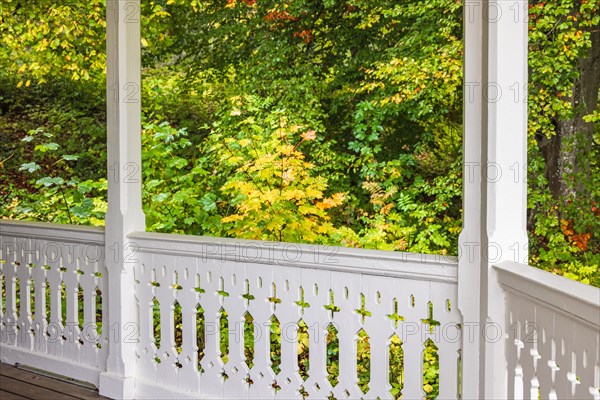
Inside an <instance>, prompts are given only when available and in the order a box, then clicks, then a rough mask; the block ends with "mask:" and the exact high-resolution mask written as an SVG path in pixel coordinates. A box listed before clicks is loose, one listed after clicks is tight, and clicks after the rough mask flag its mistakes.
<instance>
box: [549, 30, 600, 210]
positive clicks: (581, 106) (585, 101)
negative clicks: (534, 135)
mask: <svg viewBox="0 0 600 400" xmlns="http://www.w3.org/2000/svg"><path fill="white" fill-rule="evenodd" d="M590 33H591V39H592V47H591V48H590V49H589V51H588V53H587V55H586V57H583V58H581V59H580V60H579V66H578V68H579V79H577V80H576V81H575V82H574V84H573V95H572V97H571V99H570V101H571V103H572V106H573V110H574V113H573V119H569V120H561V121H555V126H556V135H554V136H552V137H551V138H549V139H545V138H544V140H542V141H541V142H540V149H541V151H542V154H543V155H544V158H545V161H546V170H545V175H546V178H547V179H548V182H549V186H550V191H551V193H552V195H553V197H554V198H555V199H557V200H560V199H562V200H564V199H568V198H570V199H573V200H575V199H577V200H584V204H585V200H589V199H588V198H589V196H590V187H589V183H590V182H591V169H590V157H589V153H590V150H591V147H592V144H593V135H594V124H593V123H591V122H585V121H584V120H583V116H584V115H587V114H591V113H592V112H593V111H594V109H595V108H596V107H597V105H598V89H599V88H600V28H599V27H597V26H595V27H592V28H591V29H590Z"/></svg>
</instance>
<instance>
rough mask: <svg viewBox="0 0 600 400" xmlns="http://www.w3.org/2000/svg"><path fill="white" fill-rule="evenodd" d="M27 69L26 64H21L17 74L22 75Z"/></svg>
mask: <svg viewBox="0 0 600 400" xmlns="http://www.w3.org/2000/svg"><path fill="white" fill-rule="evenodd" d="M26 68H27V64H23V65H21V68H19V69H18V71H17V72H18V73H19V74H22V73H23V72H25V69H26Z"/></svg>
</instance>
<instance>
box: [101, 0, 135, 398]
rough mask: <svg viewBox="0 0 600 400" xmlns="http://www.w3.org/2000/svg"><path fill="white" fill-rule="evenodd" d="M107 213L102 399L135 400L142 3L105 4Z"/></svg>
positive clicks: (120, 1)
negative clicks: (105, 356)
mask: <svg viewBox="0 0 600 400" xmlns="http://www.w3.org/2000/svg"><path fill="white" fill-rule="evenodd" d="M106 21H107V22H106V85H107V99H106V102H107V125H108V133H107V136H108V139H107V140H108V212H107V214H106V227H105V244H106V264H107V269H108V280H109V283H108V293H103V295H104V298H105V300H108V316H109V326H107V327H103V330H107V333H108V343H107V345H108V361H107V371H106V373H103V374H102V375H101V376H100V388H99V389H100V394H101V395H104V396H107V397H110V398H119V399H122V398H124V399H132V398H133V397H134V381H135V364H136V361H135V360H136V358H135V353H134V351H135V340H136V334H137V330H138V328H137V326H138V324H137V322H138V321H137V314H136V309H135V298H134V294H133V287H134V281H133V266H134V264H133V263H134V262H135V261H136V254H135V253H136V246H135V243H132V242H130V241H129V240H128V239H127V236H128V234H129V233H131V232H133V231H144V230H145V219H144V214H143V211H142V192H141V164H142V163H141V98H140V97H141V96H140V93H141V56H140V54H141V49H140V0H107V2H106Z"/></svg>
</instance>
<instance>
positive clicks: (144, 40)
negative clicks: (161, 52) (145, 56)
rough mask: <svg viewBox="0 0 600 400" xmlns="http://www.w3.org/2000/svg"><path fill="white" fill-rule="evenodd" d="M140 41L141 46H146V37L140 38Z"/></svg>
mask: <svg viewBox="0 0 600 400" xmlns="http://www.w3.org/2000/svg"><path fill="white" fill-rule="evenodd" d="M141 42H142V46H144V47H148V41H147V40H146V39H144V38H142V40H141Z"/></svg>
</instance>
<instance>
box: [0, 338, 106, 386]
mask: <svg viewBox="0 0 600 400" xmlns="http://www.w3.org/2000/svg"><path fill="white" fill-rule="evenodd" d="M0 361H2V362H3V363H5V364H12V365H14V364H21V365H23V366H28V367H32V368H35V369H38V370H42V371H47V372H49V373H51V374H56V375H61V376H64V377H67V378H71V379H75V380H78V381H82V382H87V383H91V384H92V385H94V386H96V387H98V386H99V383H100V373H101V372H103V371H102V370H100V369H99V368H96V367H92V366H89V365H85V364H79V363H77V362H73V361H71V360H65V359H63V358H59V357H56V356H53V355H50V354H41V353H36V352H33V351H30V350H26V349H21V348H19V347H15V346H10V345H6V344H2V343H0Z"/></svg>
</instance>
